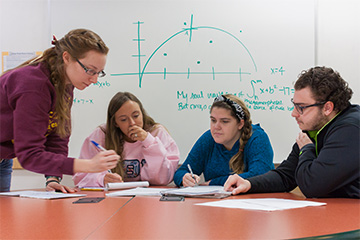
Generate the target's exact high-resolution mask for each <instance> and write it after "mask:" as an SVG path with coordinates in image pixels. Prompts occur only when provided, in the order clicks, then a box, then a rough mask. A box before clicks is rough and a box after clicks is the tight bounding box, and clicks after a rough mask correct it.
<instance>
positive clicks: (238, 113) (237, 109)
mask: <svg viewBox="0 0 360 240" xmlns="http://www.w3.org/2000/svg"><path fill="white" fill-rule="evenodd" d="M215 102H225V103H226V104H227V105H229V106H230V107H231V109H232V110H233V111H234V112H235V115H236V116H237V118H238V119H239V120H241V119H244V120H245V113H244V110H243V109H242V107H241V106H240V105H239V104H237V103H236V102H234V101H232V100H230V99H228V98H226V97H225V96H224V95H220V96H218V97H216V98H215V99H214V103H215Z"/></svg>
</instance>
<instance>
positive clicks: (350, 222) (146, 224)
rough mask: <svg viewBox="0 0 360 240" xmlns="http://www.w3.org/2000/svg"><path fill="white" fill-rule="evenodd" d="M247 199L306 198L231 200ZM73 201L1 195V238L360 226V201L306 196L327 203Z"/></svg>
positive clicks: (219, 234) (268, 233) (255, 233)
mask: <svg viewBox="0 0 360 240" xmlns="http://www.w3.org/2000/svg"><path fill="white" fill-rule="evenodd" d="M85 193H86V194H88V196H87V197H99V196H104V193H103V192H85ZM245 198H284V199H294V200H304V197H302V196H300V195H298V194H294V193H275V194H246V195H240V196H232V197H229V198H227V199H245ZM75 200H77V199H76V198H70V199H59V200H40V199H27V198H18V197H0V216H1V217H0V233H1V239H2V238H6V239H24V238H27V239H49V238H51V239H53V238H57V239H235V238H236V239H291V238H303V237H311V236H319V235H326V234H335V233H339V232H345V231H352V230H357V229H360V200H358V199H343V198H342V199H307V200H311V201H318V202H326V203H327V205H326V206H320V207H306V208H299V209H292V210H283V211H273V212H266V211H253V210H242V209H229V208H217V207H207V206H198V205H194V204H195V203H202V202H207V201H217V200H218V199H200V198H186V199H185V201H184V202H163V201H159V197H135V198H129V197H119V198H110V197H109V198H106V199H104V200H103V201H101V202H99V203H90V204H72V202H73V201H75Z"/></svg>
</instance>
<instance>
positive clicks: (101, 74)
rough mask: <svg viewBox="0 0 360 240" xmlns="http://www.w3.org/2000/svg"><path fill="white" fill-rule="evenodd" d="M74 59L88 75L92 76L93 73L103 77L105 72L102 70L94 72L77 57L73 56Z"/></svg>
mask: <svg viewBox="0 0 360 240" xmlns="http://www.w3.org/2000/svg"><path fill="white" fill-rule="evenodd" d="M75 60H76V61H77V62H78V63H79V64H80V66H81V67H82V68H83V69H84V70H85V72H86V74H88V75H90V76H94V75H95V74H97V75H99V77H100V78H101V77H104V76H105V75H106V73H105V72H104V71H100V72H96V71H95V70H94V69H89V68H87V67H85V66H84V64H82V63H81V62H80V61H79V59H77V58H75Z"/></svg>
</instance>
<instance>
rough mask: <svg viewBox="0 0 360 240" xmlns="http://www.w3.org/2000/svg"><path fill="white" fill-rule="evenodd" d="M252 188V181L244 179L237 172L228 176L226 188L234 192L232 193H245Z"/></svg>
mask: <svg viewBox="0 0 360 240" xmlns="http://www.w3.org/2000/svg"><path fill="white" fill-rule="evenodd" d="M250 188H251V183H250V182H249V181H248V180H245V179H243V178H242V177H240V176H239V175H237V174H234V175H231V176H229V177H228V179H227V180H226V182H225V184H224V190H225V191H228V192H230V191H231V192H232V195H236V194H239V193H245V192H247V191H249V190H250Z"/></svg>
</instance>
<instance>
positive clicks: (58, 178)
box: [46, 176, 61, 183]
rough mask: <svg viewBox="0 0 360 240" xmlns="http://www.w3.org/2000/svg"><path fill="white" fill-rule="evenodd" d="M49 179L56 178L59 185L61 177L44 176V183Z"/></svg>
mask: <svg viewBox="0 0 360 240" xmlns="http://www.w3.org/2000/svg"><path fill="white" fill-rule="evenodd" d="M49 178H56V179H57V181H58V182H59V183H60V182H61V177H57V176H46V181H47V180H48V179H49Z"/></svg>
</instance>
